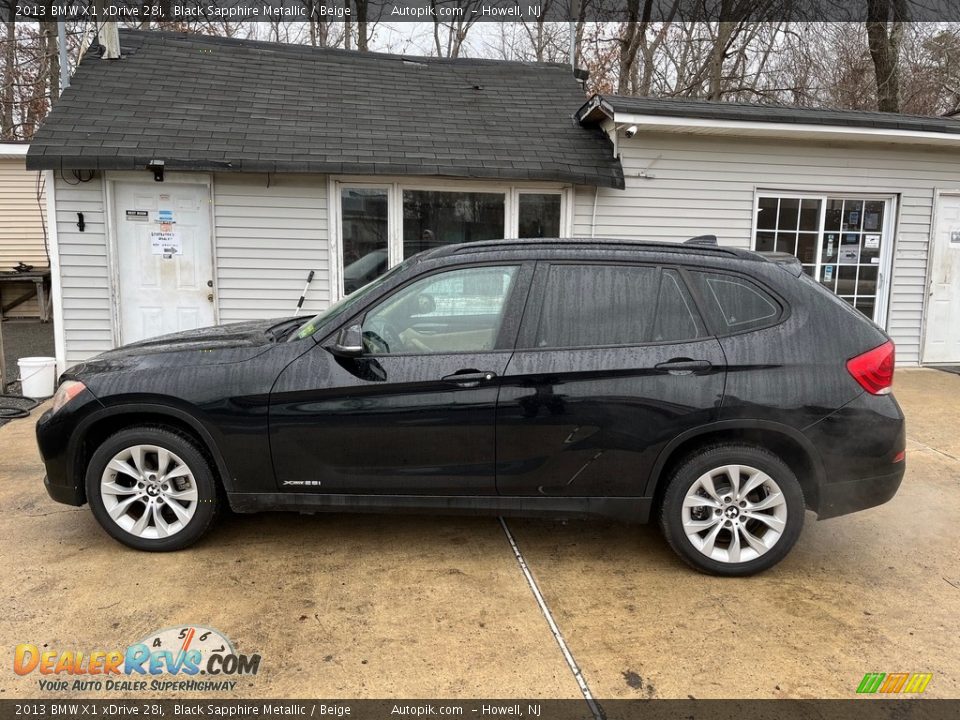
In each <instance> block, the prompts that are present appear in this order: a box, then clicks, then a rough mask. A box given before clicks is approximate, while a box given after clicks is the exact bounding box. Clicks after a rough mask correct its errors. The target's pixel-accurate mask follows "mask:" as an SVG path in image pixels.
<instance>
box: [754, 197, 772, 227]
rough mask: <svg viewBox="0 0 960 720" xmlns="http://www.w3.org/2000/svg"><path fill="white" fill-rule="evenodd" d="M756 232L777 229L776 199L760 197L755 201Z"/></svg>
mask: <svg viewBox="0 0 960 720" xmlns="http://www.w3.org/2000/svg"><path fill="white" fill-rule="evenodd" d="M757 208H758V211H757V230H776V229H777V198H775V197H762V198H760V199H759V200H758V201H757Z"/></svg>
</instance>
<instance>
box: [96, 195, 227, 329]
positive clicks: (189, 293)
mask: <svg viewBox="0 0 960 720" xmlns="http://www.w3.org/2000/svg"><path fill="white" fill-rule="evenodd" d="M209 202H210V192H209V189H208V188H207V186H206V185H199V184H183V185H175V184H171V183H153V184H147V183H117V184H116V185H115V186H114V207H115V208H116V209H115V213H116V220H115V227H116V229H117V255H118V258H119V274H120V330H121V342H123V343H130V342H136V341H137V340H143V339H144V338H149V337H154V336H156V335H163V334H166V333H171V332H177V331H180V330H191V329H194V328H198V327H204V326H207V325H212V324H213V322H214V315H213V263H212V253H211V247H210V209H209Z"/></svg>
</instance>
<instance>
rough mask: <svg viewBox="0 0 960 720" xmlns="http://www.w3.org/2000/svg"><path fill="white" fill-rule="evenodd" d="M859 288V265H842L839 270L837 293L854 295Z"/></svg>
mask: <svg viewBox="0 0 960 720" xmlns="http://www.w3.org/2000/svg"><path fill="white" fill-rule="evenodd" d="M856 288H857V266H856V265H841V266H840V267H839V268H838V272H837V289H836V290H835V291H834V292H836V293H837V295H853V294H854V293H855V292H856Z"/></svg>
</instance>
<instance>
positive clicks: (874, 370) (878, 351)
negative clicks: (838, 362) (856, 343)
mask: <svg viewBox="0 0 960 720" xmlns="http://www.w3.org/2000/svg"><path fill="white" fill-rule="evenodd" d="M893 362H894V347H893V342H892V341H890V340H888V341H887V342H885V343H884V344H883V345H881V346H880V347H875V348H874V349H873V350H868V351H867V352H865V353H863V354H862V355H857V356H856V357H855V358H850V359H849V360H847V371H848V372H849V373H850V374H851V375H853V379H854V380H856V381H857V382H858V383H860V387H862V388H863V389H864V390H866V391H867V392H868V393H871V394H873V395H886V394H887V393H889V392H890V388H891V386H892V385H893Z"/></svg>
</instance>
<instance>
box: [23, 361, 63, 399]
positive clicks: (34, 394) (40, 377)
mask: <svg viewBox="0 0 960 720" xmlns="http://www.w3.org/2000/svg"><path fill="white" fill-rule="evenodd" d="M17 367H19V368H20V394H21V395H24V396H26V397H28V398H33V399H34V400H41V399H43V398H48V397H50V396H51V395H53V386H54V383H55V382H56V380H57V360H56V358H52V357H25V358H20V359H19V360H17Z"/></svg>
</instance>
